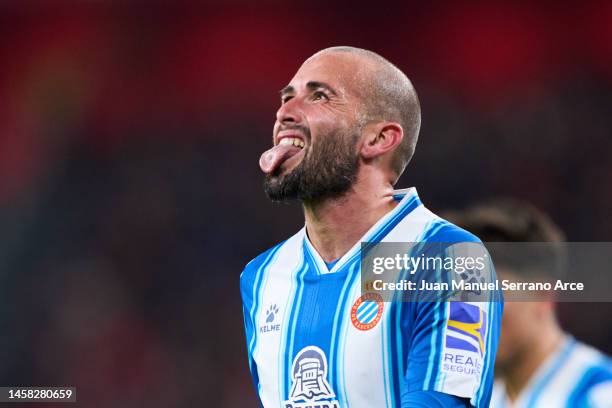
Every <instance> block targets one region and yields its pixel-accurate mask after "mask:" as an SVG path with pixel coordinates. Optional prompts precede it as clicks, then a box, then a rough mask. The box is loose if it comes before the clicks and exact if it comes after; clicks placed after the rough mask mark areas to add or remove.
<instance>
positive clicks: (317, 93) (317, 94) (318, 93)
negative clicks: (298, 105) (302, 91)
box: [312, 91, 329, 101]
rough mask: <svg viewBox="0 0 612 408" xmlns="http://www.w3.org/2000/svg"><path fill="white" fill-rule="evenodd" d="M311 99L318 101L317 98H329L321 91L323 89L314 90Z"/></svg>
mask: <svg viewBox="0 0 612 408" xmlns="http://www.w3.org/2000/svg"><path fill="white" fill-rule="evenodd" d="M312 99H313V100H314V101H319V100H328V99H329V97H328V96H327V94H326V93H325V92H323V91H315V92H314V93H313V94H312Z"/></svg>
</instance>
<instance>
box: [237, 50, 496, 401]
mask: <svg viewBox="0 0 612 408" xmlns="http://www.w3.org/2000/svg"><path fill="white" fill-rule="evenodd" d="M280 96H281V106H280V108H279V109H278V111H277V113H276V123H275V125H274V131H273V140H272V142H273V147H272V148H271V149H270V150H268V151H266V152H264V153H263V154H262V156H261V158H260V161H259V164H260V167H261V169H262V171H263V172H264V173H265V182H264V190H265V192H266V194H267V195H268V197H269V198H270V199H271V200H273V201H277V202H283V201H288V200H300V201H301V203H302V205H303V209H304V217H305V227H304V228H302V229H301V230H300V231H299V232H298V233H297V234H295V235H294V236H292V237H291V238H289V239H288V240H286V241H284V242H282V243H280V244H278V245H276V246H275V247H273V248H271V249H269V250H268V251H266V252H264V253H262V254H261V255H259V256H258V257H256V258H255V259H253V260H252V261H251V262H249V263H248V264H247V266H246V267H245V269H244V271H243V272H242V275H241V279H240V286H241V294H242V300H243V310H244V317H245V329H246V338H247V345H248V354H249V366H250V370H251V375H252V377H253V380H254V383H255V387H256V391H257V394H258V396H259V399H260V402H261V404H262V405H263V406H265V407H283V408H307V407H312V408H314V407H320V408H323V407H329V408H331V407H336V408H337V407H349V406H350V407H367V408H371V407H375V408H378V407H421V406H423V407H424V406H427V407H430V408H432V407H470V406H476V407H486V406H488V403H489V399H490V395H491V387H492V375H493V371H492V362H493V361H494V359H495V352H496V349H497V338H498V336H499V320H500V315H501V308H502V306H501V303H496V304H493V303H487V302H483V303H478V302H476V303H473V304H472V303H464V302H456V303H455V302H453V306H452V307H451V302H444V301H436V302H410V303H404V302H385V301H383V300H382V298H380V296H379V295H378V294H376V293H373V292H368V291H362V285H361V282H360V278H361V272H362V271H361V256H360V255H361V243H363V242H368V243H373V244H378V243H383V242H394V241H400V242H445V243H461V242H469V243H477V242H479V240H478V238H476V237H475V236H473V235H472V234H470V233H468V232H466V231H464V230H462V229H460V228H458V227H456V226H454V225H452V224H450V223H449V222H447V221H445V220H443V219H441V218H439V217H437V216H436V215H434V214H433V213H431V212H430V211H429V210H427V209H426V208H425V207H424V206H423V204H422V203H421V201H420V200H419V197H418V195H417V192H416V189H414V188H409V189H404V190H395V189H394V185H395V184H396V182H397V180H398V179H399V177H400V175H401V174H402V172H403V171H404V169H405V167H406V165H407V164H408V162H409V161H410V159H411V158H412V155H413V153H414V150H415V146H416V142H417V138H418V134H419V128H420V125H421V111H420V105H419V100H418V97H417V94H416V92H415V90H414V87H413V86H412V83H411V82H410V80H409V79H408V78H407V77H406V75H405V74H404V73H402V72H401V71H400V70H399V69H398V68H397V67H396V66H394V65H393V64H391V63H390V62H389V61H387V60H386V59H385V58H383V57H381V56H380V55H378V54H376V53H374V52H371V51H368V50H363V49H359V48H353V47H333V48H328V49H325V50H322V51H320V52H318V53H316V54H314V55H313V56H312V57H310V58H308V59H307V60H306V61H305V62H304V63H303V64H302V66H301V67H300V68H299V70H298V71H297V73H296V74H295V76H294V77H293V78H292V79H291V81H290V82H289V84H288V85H287V86H285V87H284V88H283V89H282V90H281V95H280ZM457 316H459V317H457ZM461 316H466V317H461ZM472 318H474V319H476V320H474V321H471V320H470V321H469V322H468V320H469V319H472ZM461 319H468V320H461ZM466 325H467V326H466ZM470 325H471V326H470ZM455 326H456V327H461V328H463V329H462V330H464V331H465V333H467V334H465V333H464V334H465V335H461V336H463V337H465V338H466V339H464V340H463V343H461V344H466V345H467V346H464V347H463V348H461V347H459V346H457V344H459V343H457V341H455V340H453V339H456V337H452V338H451V337H450V336H451V334H452V333H451V331H452V327H455ZM457 336H459V335H457ZM470 336H472V337H473V338H471V337H470Z"/></svg>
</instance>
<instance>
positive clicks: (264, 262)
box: [240, 229, 303, 288]
mask: <svg viewBox="0 0 612 408" xmlns="http://www.w3.org/2000/svg"><path fill="white" fill-rule="evenodd" d="M302 237H303V229H301V230H300V231H298V232H297V233H296V234H295V235H293V236H292V237H290V238H288V239H286V240H284V241H281V242H279V243H277V244H276V245H274V246H273V247H271V248H268V249H267V250H265V251H264V252H262V253H260V254H259V255H257V256H256V257H255V258H253V259H251V260H250V261H249V262H248V263H247V264H246V265H245V267H244V269H243V270H242V273H241V274H240V286H241V288H242V287H245V286H247V287H251V286H253V284H254V283H255V280H256V278H257V275H258V274H259V272H260V271H261V270H263V269H264V268H265V267H266V266H268V265H270V264H271V263H272V262H273V261H274V259H275V258H276V257H277V256H278V253H279V252H280V251H281V250H283V251H284V248H288V249H289V250H291V251H295V250H296V249H297V248H298V247H299V243H300V242H301V238H302Z"/></svg>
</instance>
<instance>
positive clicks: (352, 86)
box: [289, 52, 370, 96]
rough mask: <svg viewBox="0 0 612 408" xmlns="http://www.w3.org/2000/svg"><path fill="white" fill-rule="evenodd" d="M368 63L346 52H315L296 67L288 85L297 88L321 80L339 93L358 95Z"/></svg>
mask: <svg viewBox="0 0 612 408" xmlns="http://www.w3.org/2000/svg"><path fill="white" fill-rule="evenodd" d="M369 68H370V67H369V64H367V61H365V58H363V57H362V56H359V55H356V54H351V53H348V52H328V53H323V54H315V55H314V56H312V57H310V58H309V59H307V60H306V61H305V62H304V63H303V64H302V66H301V67H300V68H299V69H298V71H297V72H296V74H295V75H294V77H293V78H292V79H291V82H290V83H289V85H291V86H293V87H294V88H295V89H297V90H299V89H301V88H303V87H305V85H306V84H307V83H308V82H310V81H315V82H323V83H326V84H327V85H329V86H331V87H333V88H334V90H335V91H336V92H338V93H339V94H341V95H347V96H349V95H357V96H358V95H359V89H360V88H361V87H362V85H363V83H364V81H366V80H367V76H368V72H369Z"/></svg>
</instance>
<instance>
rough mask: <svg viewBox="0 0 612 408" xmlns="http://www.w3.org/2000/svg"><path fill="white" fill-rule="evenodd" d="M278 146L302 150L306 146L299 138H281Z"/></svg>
mask: <svg viewBox="0 0 612 408" xmlns="http://www.w3.org/2000/svg"><path fill="white" fill-rule="evenodd" d="M278 144H279V145H280V146H295V147H297V148H300V149H303V148H304V146H305V145H306V144H305V143H304V141H303V140H302V139H300V138H299V137H283V138H282V139H280V141H279V142H278Z"/></svg>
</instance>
